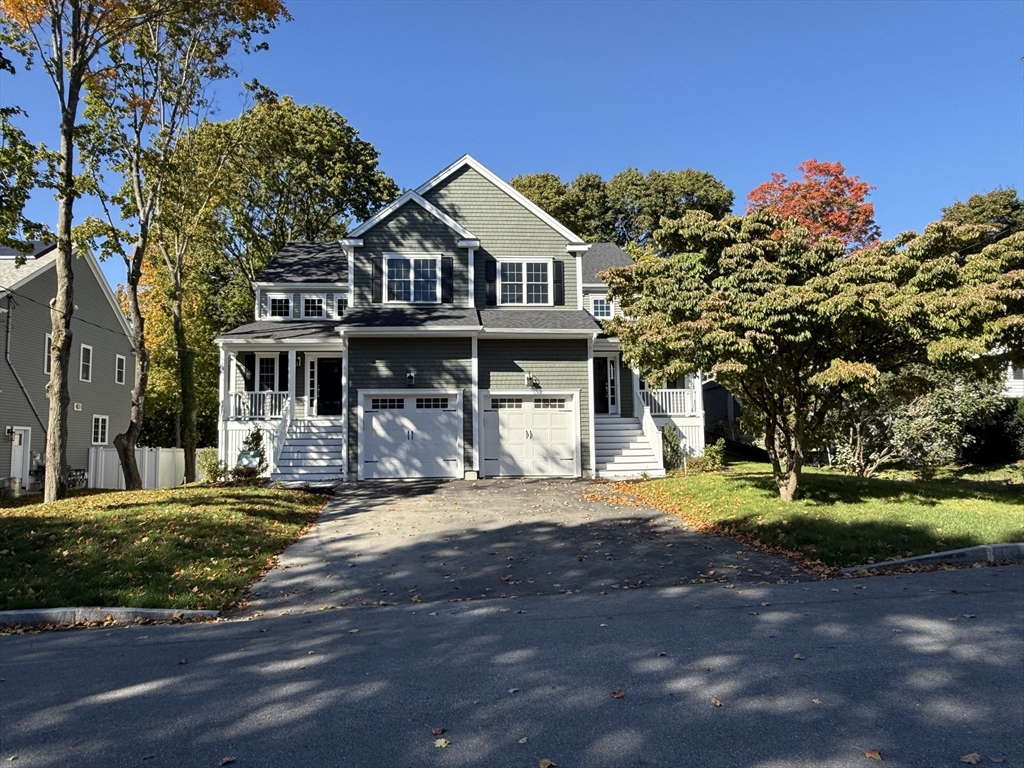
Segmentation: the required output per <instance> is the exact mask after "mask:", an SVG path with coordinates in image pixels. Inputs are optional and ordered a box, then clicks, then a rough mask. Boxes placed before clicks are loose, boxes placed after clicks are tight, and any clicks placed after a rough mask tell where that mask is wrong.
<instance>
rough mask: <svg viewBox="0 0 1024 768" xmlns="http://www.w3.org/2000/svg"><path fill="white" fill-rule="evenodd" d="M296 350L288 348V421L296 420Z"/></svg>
mask: <svg viewBox="0 0 1024 768" xmlns="http://www.w3.org/2000/svg"><path fill="white" fill-rule="evenodd" d="M295 378H296V376H295V350H294V349H289V350H288V421H295Z"/></svg>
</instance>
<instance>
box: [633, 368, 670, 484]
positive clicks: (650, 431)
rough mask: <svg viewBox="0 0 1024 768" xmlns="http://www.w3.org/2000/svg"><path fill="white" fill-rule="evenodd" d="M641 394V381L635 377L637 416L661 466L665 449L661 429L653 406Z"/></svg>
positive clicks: (634, 392)
mask: <svg viewBox="0 0 1024 768" xmlns="http://www.w3.org/2000/svg"><path fill="white" fill-rule="evenodd" d="M641 395H642V392H641V390H640V387H639V381H638V379H637V378H636V377H634V378H633V401H634V402H636V403H639V404H640V406H639V407H638V408H637V416H638V417H639V419H640V429H642V430H643V433H644V437H645V438H647V444H648V445H650V446H651V451H652V452H653V453H654V457H655V459H656V460H657V462H658V466H659V467H660V466H662V465H663V464H664V458H663V449H662V445H661V430H660V429H658V425H657V424H655V423H654V418H653V414H652V413H651V408H650V407H649V406H648V405H647V403H646V402H645V401H644V400H643V398H642V397H641Z"/></svg>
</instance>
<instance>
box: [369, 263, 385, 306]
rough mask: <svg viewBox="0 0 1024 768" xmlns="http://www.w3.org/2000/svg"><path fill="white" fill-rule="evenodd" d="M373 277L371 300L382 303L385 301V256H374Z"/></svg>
mask: <svg viewBox="0 0 1024 768" xmlns="http://www.w3.org/2000/svg"><path fill="white" fill-rule="evenodd" d="M372 262H373V279H372V280H371V282H370V294H371V295H370V301H372V302H373V303H374V304H380V303H382V302H383V301H384V257H383V256H374V257H373V260H372Z"/></svg>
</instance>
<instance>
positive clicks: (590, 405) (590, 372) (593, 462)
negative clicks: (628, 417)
mask: <svg viewBox="0 0 1024 768" xmlns="http://www.w3.org/2000/svg"><path fill="white" fill-rule="evenodd" d="M587 412H588V414H589V416H590V476H591V477H596V476H597V454H596V453H595V446H596V440H595V439H594V433H595V430H594V339H593V337H591V339H590V341H589V342H587Z"/></svg>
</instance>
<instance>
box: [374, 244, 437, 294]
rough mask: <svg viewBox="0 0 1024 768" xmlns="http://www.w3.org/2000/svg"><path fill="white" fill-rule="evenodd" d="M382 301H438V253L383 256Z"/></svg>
mask: <svg viewBox="0 0 1024 768" xmlns="http://www.w3.org/2000/svg"><path fill="white" fill-rule="evenodd" d="M384 263H385V267H384V268H385V273H386V276H387V289H386V293H385V296H386V298H385V301H388V302H402V303H409V304H438V303H440V295H441V257H440V256H390V255H389V256H386V257H385V259H384Z"/></svg>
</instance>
